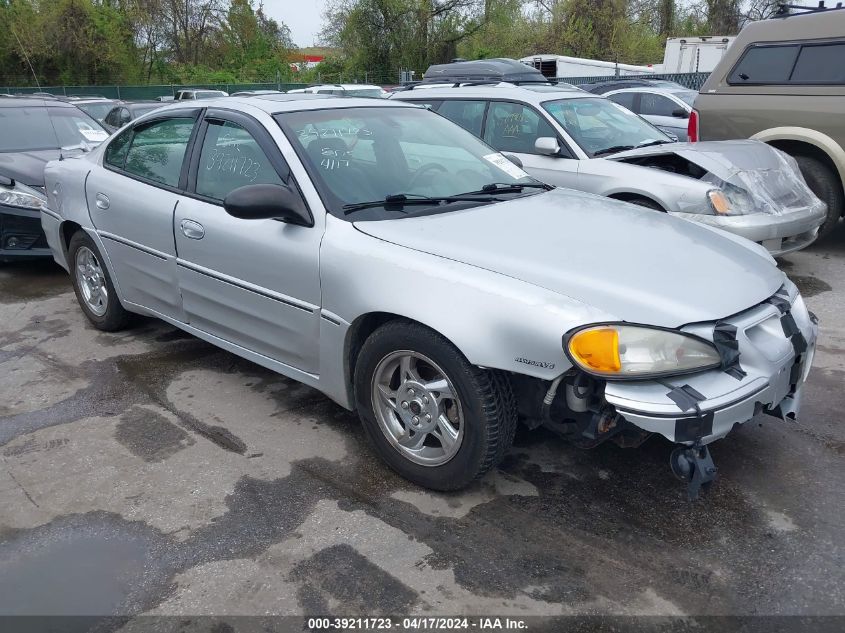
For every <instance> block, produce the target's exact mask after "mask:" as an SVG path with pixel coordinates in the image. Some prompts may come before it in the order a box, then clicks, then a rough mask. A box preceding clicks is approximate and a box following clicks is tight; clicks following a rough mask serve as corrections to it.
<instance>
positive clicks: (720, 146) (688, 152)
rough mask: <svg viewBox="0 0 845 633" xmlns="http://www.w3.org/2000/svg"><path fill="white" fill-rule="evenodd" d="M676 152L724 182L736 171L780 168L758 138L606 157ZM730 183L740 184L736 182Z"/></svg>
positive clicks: (670, 146) (658, 147) (657, 147)
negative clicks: (756, 139)
mask: <svg viewBox="0 0 845 633" xmlns="http://www.w3.org/2000/svg"><path fill="white" fill-rule="evenodd" d="M665 154H677V155H678V156H680V157H681V158H684V159H686V160H688V161H689V162H691V163H694V164H696V165H698V166H699V167H701V168H702V169H705V170H707V171H709V172H710V173H711V174H713V175H714V176H717V177H718V178H721V179H722V180H724V181H725V182H731V181H732V180H733V179H734V177H735V176H736V174H738V173H740V172H766V171H774V170H781V169H783V163H782V162H781V160H780V159H779V157H778V154H777V152H776V151H775V150H774V148H772V147H770V146H769V145H766V144H765V143H762V142H761V141H752V140H739V141H701V142H699V143H668V144H666V145H652V146H651V147H642V148H640V149H632V150H628V151H627V152H619V153H618V154H614V155H613V156H610V157H608V158H609V159H610V160H620V159H626V158H635V157H644V156H661V155H665ZM733 184H736V185H741V183H739V182H734V183H733Z"/></svg>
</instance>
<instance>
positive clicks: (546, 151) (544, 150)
mask: <svg viewBox="0 0 845 633" xmlns="http://www.w3.org/2000/svg"><path fill="white" fill-rule="evenodd" d="M534 150H535V151H536V152H537V153H538V154H542V155H543V156H557V155H558V154H560V144H559V143H558V142H557V139H556V138H554V137H551V136H541V137H540V138H538V139H537V140H536V141H534Z"/></svg>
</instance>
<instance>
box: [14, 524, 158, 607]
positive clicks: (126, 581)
mask: <svg viewBox="0 0 845 633" xmlns="http://www.w3.org/2000/svg"><path fill="white" fill-rule="evenodd" d="M110 537H111V538H110ZM149 556H150V548H149V543H148V541H147V539H145V538H143V537H140V536H137V535H127V534H122V535H120V537H119V538H114V535H108V536H106V537H105V538H104V535H101V534H84V533H83V534H80V533H71V534H67V535H64V537H62V536H60V537H59V538H57V539H55V540H52V539H51V540H48V541H47V542H43V541H42V542H41V543H39V544H38V546H37V547H36V548H33V549H26V550H25V551H14V552H9V557H8V558H9V559H7V560H6V561H4V563H3V565H2V566H3V573H2V575H0V614H2V615H4V616H6V615H87V616H91V615H106V614H112V613H125V612H126V611H125V610H126V607H127V606H129V605H127V602H128V598H129V595H130V593H131V592H132V591H137V590H138V579H139V577H140V576H142V575H143V571H144V567H145V565H146V564H147V563H148V558H149Z"/></svg>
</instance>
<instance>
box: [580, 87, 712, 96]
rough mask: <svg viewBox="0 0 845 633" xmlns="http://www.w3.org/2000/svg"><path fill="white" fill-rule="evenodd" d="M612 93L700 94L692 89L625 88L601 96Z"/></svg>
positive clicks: (609, 91)
mask: <svg viewBox="0 0 845 633" xmlns="http://www.w3.org/2000/svg"><path fill="white" fill-rule="evenodd" d="M611 92H614V93H616V92H656V93H658V94H668V95H679V94H684V93H686V92H692V93H698V90H693V89H692V88H675V87H671V88H669V87H666V86H627V87H624V88H614V89H613V90H608V91H607V92H603V93H601V94H602V95H609V94H610V93H611ZM591 94H596V93H591Z"/></svg>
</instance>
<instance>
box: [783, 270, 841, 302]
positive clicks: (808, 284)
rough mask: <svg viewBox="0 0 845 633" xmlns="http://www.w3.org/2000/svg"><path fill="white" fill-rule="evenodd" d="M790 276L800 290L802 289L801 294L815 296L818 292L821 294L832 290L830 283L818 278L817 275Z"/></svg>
mask: <svg viewBox="0 0 845 633" xmlns="http://www.w3.org/2000/svg"><path fill="white" fill-rule="evenodd" d="M789 278H790V279H791V280H792V282H793V283H794V284H795V285H796V286H798V290H800V291H801V295H802V296H804V297H813V296H815V295H817V294H821V293H822V292H827V291H828V290H832V288H831V287H830V284H829V283H827V282H826V281H822V280H821V279H816V278H815V277H809V276H805V275H790V276H789Z"/></svg>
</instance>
